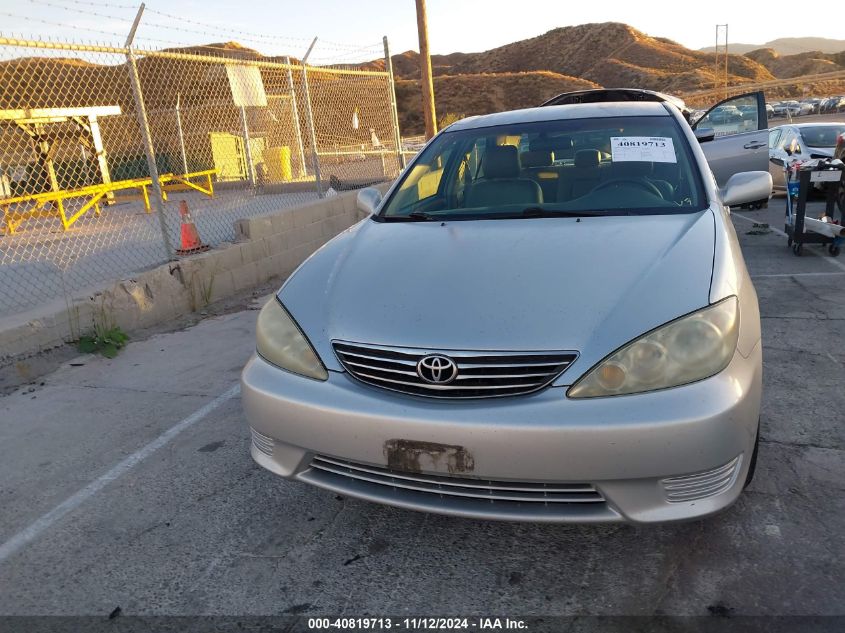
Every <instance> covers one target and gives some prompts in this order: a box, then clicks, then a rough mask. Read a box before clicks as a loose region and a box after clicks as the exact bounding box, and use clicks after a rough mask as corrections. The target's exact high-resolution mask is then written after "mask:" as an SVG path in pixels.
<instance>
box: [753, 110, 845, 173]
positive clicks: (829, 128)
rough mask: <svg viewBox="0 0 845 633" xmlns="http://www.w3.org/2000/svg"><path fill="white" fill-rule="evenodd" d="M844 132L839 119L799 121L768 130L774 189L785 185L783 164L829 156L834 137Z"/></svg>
mask: <svg viewBox="0 0 845 633" xmlns="http://www.w3.org/2000/svg"><path fill="white" fill-rule="evenodd" d="M841 134H845V121H842V122H840V123H798V124H794V125H779V126H778V127H774V128H772V129H770V130H769V173H770V174H771V175H772V184H773V185H774V188H775V189H786V178H785V177H784V166H785V165H788V164H789V163H792V162H795V161H799V162H800V161H805V160H810V159H813V158H832V157H833V153H834V151H835V149H836V140H837V138H838V137H839V136H840V135H841Z"/></svg>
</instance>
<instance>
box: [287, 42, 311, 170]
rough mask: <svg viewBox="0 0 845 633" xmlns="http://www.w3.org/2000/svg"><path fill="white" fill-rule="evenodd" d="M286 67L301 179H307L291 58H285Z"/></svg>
mask: <svg viewBox="0 0 845 633" xmlns="http://www.w3.org/2000/svg"><path fill="white" fill-rule="evenodd" d="M285 65H286V66H287V67H288V87H289V88H290V107H291V116H293V124H294V126H295V127H296V148H297V151H298V152H299V177H300V178H305V177H306V176H307V175H308V170H307V169H306V168H305V146H304V145H303V143H302V128H301V127H300V126H299V108H298V107H297V106H296V89H295V88H294V86H293V70H292V68H293V67H292V66H291V65H290V57H285Z"/></svg>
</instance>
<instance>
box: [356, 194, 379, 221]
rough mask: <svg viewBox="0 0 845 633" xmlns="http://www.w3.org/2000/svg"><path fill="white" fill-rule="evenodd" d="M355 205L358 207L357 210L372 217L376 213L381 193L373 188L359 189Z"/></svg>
mask: <svg viewBox="0 0 845 633" xmlns="http://www.w3.org/2000/svg"><path fill="white" fill-rule="evenodd" d="M356 204H357V205H358V209H360V210H361V211H363V212H364V213H369V214H370V215H372V214H373V213H375V212H376V209H377V208H378V205H379V204H381V191H379V190H378V189H376V188H375V187H366V188H364V189H361V191H359V192H358V197H357V199H356Z"/></svg>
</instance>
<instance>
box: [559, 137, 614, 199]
mask: <svg viewBox="0 0 845 633" xmlns="http://www.w3.org/2000/svg"><path fill="white" fill-rule="evenodd" d="M600 156H601V154H600V153H599V151H598V150H597V149H582V150H578V151H577V152H575V164H574V165H573V166H572V167H570V168H568V169H562V170H561V172H560V177H559V179H558V188H557V201H558V202H563V201H566V200H574V199H575V198H580V197H581V196H583V195H586V194H588V193H590V192H591V191H592V190H593V189H594V188H595V187H596V186H597V185H598V184H599V183H600V182H601V181H602V176H603V174H602V171H603V170H602V169H601V167H600V163H601V161H600Z"/></svg>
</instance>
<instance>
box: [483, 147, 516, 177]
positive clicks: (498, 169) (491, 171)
mask: <svg viewBox="0 0 845 633" xmlns="http://www.w3.org/2000/svg"><path fill="white" fill-rule="evenodd" d="M484 175H485V176H486V177H487V178H519V150H518V149H517V148H516V147H514V146H513V145H496V146H495V147H491V148H489V149H488V150H487V153H486V155H485V156H484Z"/></svg>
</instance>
